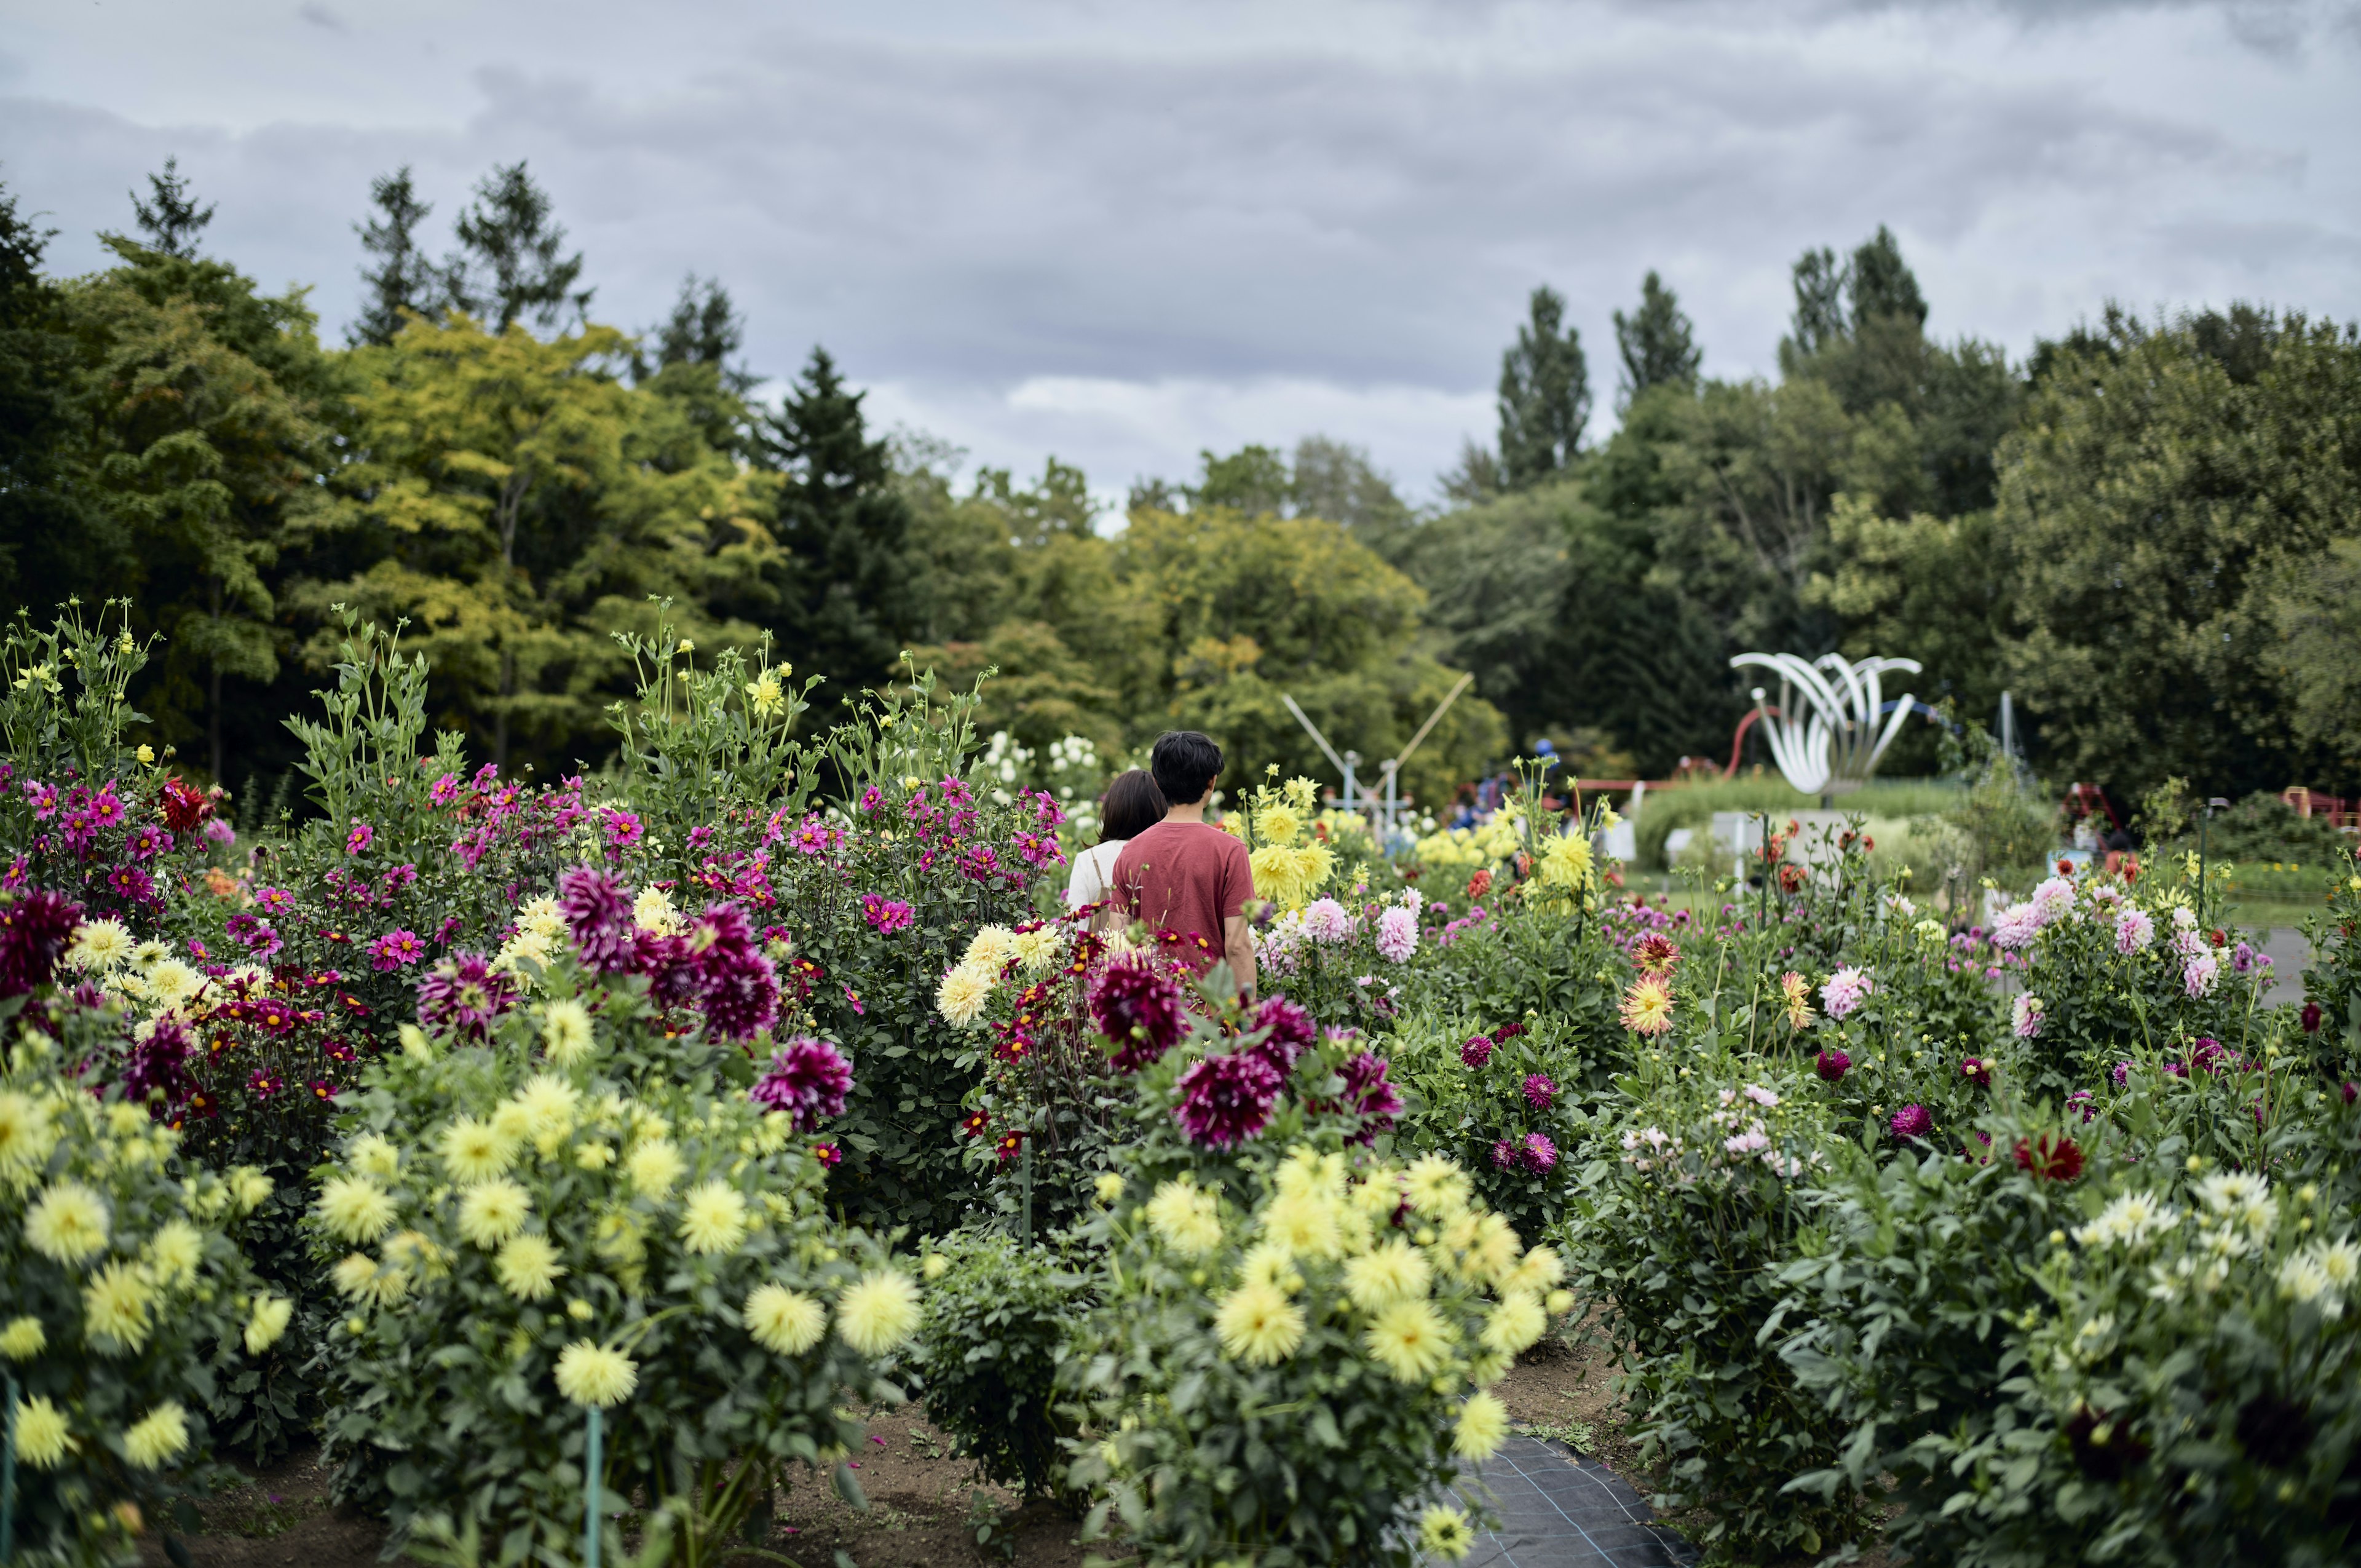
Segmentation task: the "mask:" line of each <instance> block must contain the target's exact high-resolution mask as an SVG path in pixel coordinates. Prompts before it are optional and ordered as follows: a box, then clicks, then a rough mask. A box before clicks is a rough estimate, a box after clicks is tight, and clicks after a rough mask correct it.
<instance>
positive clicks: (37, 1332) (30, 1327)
mask: <svg viewBox="0 0 2361 1568" xmlns="http://www.w3.org/2000/svg"><path fill="white" fill-rule="evenodd" d="M48 1343H49V1331H48V1330H46V1329H44V1328H42V1327H41V1320H40V1319H38V1318H33V1317H24V1318H13V1319H11V1320H9V1323H8V1326H7V1327H6V1328H5V1329H0V1355H5V1356H6V1357H7V1358H8V1359H9V1360H11V1361H30V1360H32V1359H33V1357H35V1356H37V1355H38V1354H41V1350H42V1347H43V1346H45V1345H47V1344H48Z"/></svg>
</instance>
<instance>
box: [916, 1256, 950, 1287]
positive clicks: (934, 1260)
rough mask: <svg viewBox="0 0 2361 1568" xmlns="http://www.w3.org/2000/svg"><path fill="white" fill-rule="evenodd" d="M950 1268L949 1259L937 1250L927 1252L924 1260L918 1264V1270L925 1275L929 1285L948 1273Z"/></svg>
mask: <svg viewBox="0 0 2361 1568" xmlns="http://www.w3.org/2000/svg"><path fill="white" fill-rule="evenodd" d="M950 1268H951V1260H950V1258H947V1257H945V1256H944V1255H942V1254H941V1253H939V1252H930V1253H928V1255H927V1257H926V1261H925V1262H923V1263H921V1264H919V1265H918V1272H919V1273H920V1274H923V1275H925V1276H926V1277H927V1283H928V1284H929V1285H932V1284H933V1283H934V1282H935V1281H936V1280H938V1279H940V1278H941V1277H943V1276H944V1275H946V1274H949V1273H950Z"/></svg>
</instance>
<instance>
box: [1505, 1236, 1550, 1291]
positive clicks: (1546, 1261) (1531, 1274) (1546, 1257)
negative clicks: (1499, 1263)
mask: <svg viewBox="0 0 2361 1568" xmlns="http://www.w3.org/2000/svg"><path fill="white" fill-rule="evenodd" d="M1564 1278H1565V1263H1564V1261H1562V1260H1561V1259H1560V1258H1559V1257H1558V1255H1557V1251H1556V1249H1555V1248H1554V1247H1548V1246H1537V1247H1535V1248H1533V1249H1532V1251H1531V1252H1528V1253H1527V1254H1525V1255H1524V1256H1523V1257H1521V1258H1520V1259H1518V1260H1517V1266H1516V1267H1514V1268H1512V1269H1510V1270H1509V1272H1508V1273H1507V1274H1506V1275H1505V1276H1503V1277H1502V1278H1501V1280H1500V1288H1501V1289H1503V1290H1535V1291H1539V1290H1546V1289H1548V1288H1550V1287H1552V1286H1554V1285H1555V1284H1556V1283H1557V1282H1558V1281H1559V1280H1561V1279H1564Z"/></svg>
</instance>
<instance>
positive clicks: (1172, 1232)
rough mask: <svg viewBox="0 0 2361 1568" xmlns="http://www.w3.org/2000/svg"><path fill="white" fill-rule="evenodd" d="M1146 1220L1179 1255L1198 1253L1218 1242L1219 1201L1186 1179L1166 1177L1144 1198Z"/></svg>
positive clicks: (1220, 1211) (1149, 1226)
mask: <svg viewBox="0 0 2361 1568" xmlns="http://www.w3.org/2000/svg"><path fill="white" fill-rule="evenodd" d="M1148 1228H1149V1229H1150V1230H1153V1231H1154V1232H1155V1233H1156V1234H1157V1235H1158V1237H1159V1238H1160V1239H1161V1240H1162V1241H1163V1243H1164V1245H1166V1246H1168V1247H1170V1248H1171V1249H1172V1250H1173V1251H1174V1252H1176V1253H1179V1254H1180V1255H1181V1256H1183V1257H1202V1256H1204V1255H1206V1254H1207V1253H1209V1252H1211V1251H1213V1249H1214V1248H1215V1247H1217V1246H1220V1245H1222V1210H1221V1201H1220V1200H1219V1199H1217V1198H1215V1197H1214V1196H1213V1194H1212V1193H1210V1192H1201V1191H1199V1190H1197V1188H1196V1187H1195V1186H1194V1185H1193V1184H1192V1183H1191V1182H1190V1181H1189V1180H1188V1179H1185V1178H1183V1179H1178V1180H1173V1181H1167V1182H1163V1183H1161V1184H1159V1186H1158V1187H1157V1189H1156V1196H1155V1197H1153V1198H1150V1199H1149V1200H1148Z"/></svg>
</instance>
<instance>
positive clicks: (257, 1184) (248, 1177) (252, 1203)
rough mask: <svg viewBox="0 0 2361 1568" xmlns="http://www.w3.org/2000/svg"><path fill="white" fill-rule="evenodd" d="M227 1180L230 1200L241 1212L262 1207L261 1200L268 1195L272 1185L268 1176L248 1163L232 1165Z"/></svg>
mask: <svg viewBox="0 0 2361 1568" xmlns="http://www.w3.org/2000/svg"><path fill="white" fill-rule="evenodd" d="M228 1180H229V1190H230V1198H231V1201H234V1202H235V1203H236V1205H237V1212H239V1213H241V1214H251V1213H253V1212H255V1211H256V1210H257V1209H259V1208H260V1207H262V1202H263V1200H264V1199H266V1198H268V1197H269V1196H270V1190H271V1187H272V1185H273V1184H272V1182H271V1179H270V1178H269V1177H267V1176H265V1175H263V1174H262V1172H260V1171H258V1170H257V1169H255V1168H253V1167H252V1166H250V1165H241V1166H235V1167H232V1168H231V1169H230V1173H229V1177H228Z"/></svg>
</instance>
